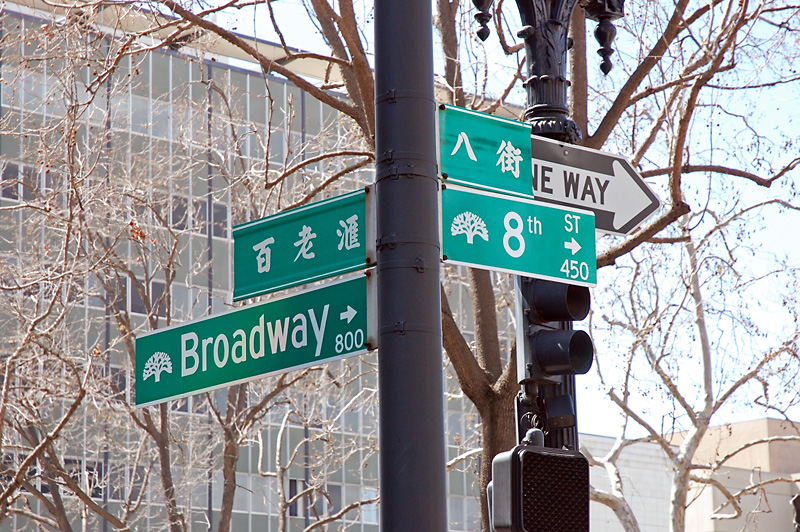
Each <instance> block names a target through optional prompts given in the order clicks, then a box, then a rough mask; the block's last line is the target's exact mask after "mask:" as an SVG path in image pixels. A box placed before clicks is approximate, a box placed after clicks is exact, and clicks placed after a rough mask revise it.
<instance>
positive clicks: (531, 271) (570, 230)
mask: <svg viewBox="0 0 800 532" xmlns="http://www.w3.org/2000/svg"><path fill="white" fill-rule="evenodd" d="M441 229H442V253H443V255H444V257H443V258H444V260H446V261H447V262H451V263H455V264H463V265H465V266H474V267H476V268H485V269H491V270H499V271H504V272H507V273H513V274H517V275H523V276H527V277H536V278H539V279H548V280H551V281H559V282H563V283H570V284H577V285H583V286H594V285H595V284H596V283H597V262H596V259H595V235H594V229H595V227H594V216H593V215H592V213H591V212H587V211H576V210H574V209H566V208H563V207H555V206H551V205H545V204H541V203H538V202H535V201H531V200H527V199H524V198H514V197H511V196H507V195H503V194H495V193H492V192H484V191H479V190H472V189H468V188H464V187H459V186H456V185H446V187H445V188H444V190H442V228H441Z"/></svg>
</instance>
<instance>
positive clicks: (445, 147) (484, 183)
mask: <svg viewBox="0 0 800 532" xmlns="http://www.w3.org/2000/svg"><path fill="white" fill-rule="evenodd" d="M438 122H439V137H438V139H439V150H438V151H439V170H440V172H441V175H442V178H444V179H446V180H447V182H450V183H459V184H462V185H465V186H469V187H476V188H481V189H484V190H491V191H495V192H503V193H506V194H513V195H518V196H525V197H529V198H530V197H533V187H532V184H531V165H530V164H528V161H529V160H530V148H531V146H530V144H531V140H530V139H531V125H530V124H526V123H524V122H515V121H513V120H506V119H505V118H500V117H497V116H493V115H487V114H485V113H478V112H476V111H469V110H467V109H461V108H459V107H452V106H450V105H440V106H439V113H438Z"/></svg>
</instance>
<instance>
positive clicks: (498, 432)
mask: <svg viewBox="0 0 800 532" xmlns="http://www.w3.org/2000/svg"><path fill="white" fill-rule="evenodd" d="M505 388H508V390H504V393H501V394H493V395H492V396H490V397H487V398H486V400H485V401H483V404H482V405H476V406H478V411H479V412H480V416H481V439H482V442H483V452H482V453H481V470H480V488H481V522H482V525H481V528H482V530H484V531H490V530H491V529H492V528H491V525H490V521H489V502H488V500H487V498H486V486H488V485H489V481H490V480H492V459H493V458H494V457H495V455H497V453H501V452H503V451H508V450H510V449H511V448H512V447H514V445H516V443H517V442H516V430H515V428H514V427H515V420H514V395H515V388H514V387H508V386H507V387H505ZM509 391H510V392H511V393H509Z"/></svg>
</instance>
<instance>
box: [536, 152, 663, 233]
mask: <svg viewBox="0 0 800 532" xmlns="http://www.w3.org/2000/svg"><path fill="white" fill-rule="evenodd" d="M531 152H532V153H533V157H532V159H531V160H532V165H533V194H534V197H535V198H536V199H537V200H538V201H544V202H546V203H554V204H558V205H564V206H567V207H577V208H581V209H587V210H590V211H592V212H594V214H595V221H596V223H597V230H598V231H603V232H606V233H615V234H628V233H630V232H631V231H633V230H634V229H636V228H637V227H639V225H641V223H642V222H643V221H644V220H646V219H647V218H648V217H650V216H651V215H652V214H653V213H655V212H656V211H657V210H658V207H659V205H660V201H659V199H658V196H656V194H655V193H654V192H653V191H652V190H651V189H650V187H649V186H648V185H647V183H645V181H644V179H643V178H642V176H640V175H639V174H638V173H637V172H636V170H634V168H633V167H632V166H631V164H630V163H629V162H628V160H627V159H625V158H624V157H622V156H619V155H613V154H610V153H604V152H601V151H598V150H591V149H589V148H583V147H580V146H573V145H571V144H562V143H560V142H556V141H553V140H549V139H545V138H541V137H531Z"/></svg>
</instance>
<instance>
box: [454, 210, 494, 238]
mask: <svg viewBox="0 0 800 532" xmlns="http://www.w3.org/2000/svg"><path fill="white" fill-rule="evenodd" d="M450 234H452V235H453V236H456V235H467V244H472V243H473V240H474V239H475V237H476V236H479V237H481V238H482V239H484V240H485V241H486V242H488V241H489V231H487V230H486V222H484V221H483V220H482V219H481V217H480V216H478V215H477V214H474V213H471V212H469V211H466V212H462V213H461V214H459V215H458V216H456V217H455V218H453V223H452V224H451V225H450Z"/></svg>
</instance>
